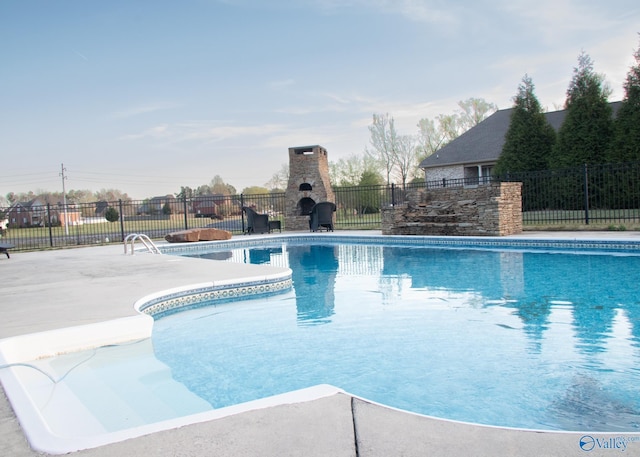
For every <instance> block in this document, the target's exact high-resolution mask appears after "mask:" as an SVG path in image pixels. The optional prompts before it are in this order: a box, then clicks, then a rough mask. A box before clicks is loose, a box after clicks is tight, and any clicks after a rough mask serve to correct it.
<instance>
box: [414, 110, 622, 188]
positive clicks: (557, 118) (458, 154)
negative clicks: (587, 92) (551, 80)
mask: <svg viewBox="0 0 640 457" xmlns="http://www.w3.org/2000/svg"><path fill="white" fill-rule="evenodd" d="M621 103H622V102H614V103H611V108H612V110H613V113H614V115H615V113H617V111H618V109H619V108H620V105H621ZM512 112H513V108H509V109H503V110H499V111H496V112H495V113H493V114H492V115H491V116H489V117H488V118H486V119H485V120H484V121H482V122H480V123H479V124H478V125H476V126H475V127H473V128H471V129H469V130H467V131H466V132H465V133H463V134H462V135H460V136H459V137H458V138H456V139H455V140H453V141H451V142H450V143H448V144H446V145H445V146H443V147H442V148H440V149H439V150H437V151H436V152H434V153H433V154H431V155H430V156H429V157H427V158H426V159H424V160H423V161H422V162H420V165H419V166H420V168H422V169H423V170H424V173H425V180H426V181H427V182H430V181H443V180H444V182H446V181H449V180H460V181H462V180H464V181H463V182H464V183H465V184H478V183H481V182H483V180H484V179H487V178H489V177H490V176H491V172H492V170H493V167H494V165H495V164H496V162H497V161H498V158H499V157H500V154H502V147H503V146H504V142H505V135H506V134H507V131H508V130H509V124H510V123H511V113H512ZM565 115H566V111H565V110H562V111H553V112H550V113H545V117H546V118H547V122H549V124H550V125H551V127H553V129H554V130H555V131H556V132H557V131H558V130H559V129H560V126H561V125H562V123H563V122H564V118H565Z"/></svg>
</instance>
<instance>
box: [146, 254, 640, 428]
mask: <svg viewBox="0 0 640 457" xmlns="http://www.w3.org/2000/svg"><path fill="white" fill-rule="evenodd" d="M198 256H199V257H205V258H206V257H210V258H213V259H222V258H228V259H230V260H236V261H237V260H240V261H247V262H253V263H272V264H274V265H278V266H289V267H290V268H291V269H292V271H293V282H294V291H293V292H290V293H287V294H285V295H282V296H275V297H271V298H268V299H260V300H250V301H243V302H236V303H226V304H217V305H212V306H208V307H203V308H198V309H195V310H191V311H185V312H182V313H178V314H174V315H170V316H166V317H164V318H161V319H159V320H158V321H157V322H156V323H155V326H154V334H153V348H154V352H155V357H156V358H157V359H158V360H159V361H161V362H162V363H163V364H165V365H166V366H168V367H169V368H170V370H171V373H172V377H173V379H175V380H176V381H179V382H180V383H182V384H183V385H184V386H186V387H187V388H188V389H189V390H190V391H191V392H193V393H195V394H197V395H198V396H199V397H201V398H202V399H204V400H205V401H206V402H208V403H209V404H210V405H211V406H212V407H214V408H219V407H223V406H228V405H232V404H236V403H240V402H244V401H248V400H253V399H257V398H262V397H265V396H269V395H274V394H278V393H283V392H287V391H290V390H294V389H299V388H303V387H308V386H311V385H315V384H321V383H327V384H333V385H335V386H338V387H341V388H343V389H344V390H346V391H348V392H350V393H353V394H356V395H359V396H362V397H365V398H367V399H370V400H373V401H377V402H380V403H384V404H386V405H389V406H393V407H397V408H401V409H405V410H408V411H413V412H417V413H421V414H428V415H433V416H438V417H443V418H448V419H455V420H462V421H470V422H476V423H481V424H489V425H499V426H510V427H524V428H534V429H551V430H592V431H638V430H640V396H638V395H637V391H638V390H637V386H638V385H640V295H639V294H638V291H639V287H638V283H639V280H640V257H638V256H636V255H624V254H617V255H602V254H596V253H582V254H563V253H557V252H522V251H517V250H505V251H499V250H459V249H458V250H456V249H433V248H418V247H400V246H398V247H391V246H389V247H385V246H373V245H361V244H360V245H358V244H356V245H348V244H347V245H344V244H343V245H333V244H315V243H311V244H309V243H306V244H304V245H302V244H299V245H296V244H273V245H270V246H264V247H261V248H255V249H235V250H226V251H224V252H211V253H202V254H198Z"/></svg>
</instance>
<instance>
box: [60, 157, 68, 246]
mask: <svg viewBox="0 0 640 457" xmlns="http://www.w3.org/2000/svg"><path fill="white" fill-rule="evenodd" d="M65 171H67V169H66V168H65V167H64V164H63V163H62V164H60V176H62V204H63V205H64V233H65V235H69V225H68V224H67V222H68V219H67V191H66V189H65V187H64V180H65V179H67V177H66V176H65V174H64V172H65Z"/></svg>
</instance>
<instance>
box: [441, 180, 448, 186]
mask: <svg viewBox="0 0 640 457" xmlns="http://www.w3.org/2000/svg"><path fill="white" fill-rule="evenodd" d="M442 187H447V178H442Z"/></svg>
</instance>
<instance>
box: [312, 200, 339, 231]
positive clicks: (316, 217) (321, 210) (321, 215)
mask: <svg viewBox="0 0 640 457" xmlns="http://www.w3.org/2000/svg"><path fill="white" fill-rule="evenodd" d="M335 211H336V205H335V203H333V202H320V203H316V204H315V205H313V207H312V208H311V213H310V214H309V215H310V219H309V229H311V231H312V232H317V231H318V230H322V229H323V228H325V229H327V232H328V231H332V232H333V213H334V212H335Z"/></svg>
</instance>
